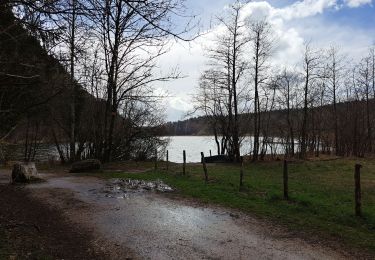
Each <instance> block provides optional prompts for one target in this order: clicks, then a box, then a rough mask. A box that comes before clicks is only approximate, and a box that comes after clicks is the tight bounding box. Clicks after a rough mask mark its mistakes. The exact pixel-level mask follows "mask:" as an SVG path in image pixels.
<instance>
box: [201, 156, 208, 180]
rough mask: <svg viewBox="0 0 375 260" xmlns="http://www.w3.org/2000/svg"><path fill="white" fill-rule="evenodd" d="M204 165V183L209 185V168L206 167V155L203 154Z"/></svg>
mask: <svg viewBox="0 0 375 260" xmlns="http://www.w3.org/2000/svg"><path fill="white" fill-rule="evenodd" d="M201 158H202V164H203V171H204V181H205V182H206V183H208V174H207V166H206V159H205V158H204V153H203V152H201Z"/></svg>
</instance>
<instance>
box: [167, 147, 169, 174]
mask: <svg viewBox="0 0 375 260" xmlns="http://www.w3.org/2000/svg"><path fill="white" fill-rule="evenodd" d="M167 171H169V151H168V150H167Z"/></svg>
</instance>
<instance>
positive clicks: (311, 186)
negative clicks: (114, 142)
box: [96, 159, 375, 254]
mask: <svg viewBox="0 0 375 260" xmlns="http://www.w3.org/2000/svg"><path fill="white" fill-rule="evenodd" d="M355 163H361V164H362V165H363V168H362V174H361V183H362V209H363V216H362V217H356V216H355V215H354V164H355ZM148 166H149V167H151V168H152V164H149V165H148ZM181 171H182V167H181V165H173V166H172V167H171V170H170V171H169V172H168V173H167V172H166V171H165V170H158V171H154V170H149V171H146V172H144V173H139V172H132V170H131V169H129V171H128V172H124V173H118V172H117V173H105V174H96V175H99V176H101V177H103V176H104V177H105V178H133V179H144V180H155V179H162V180H163V181H165V182H166V183H167V184H169V185H171V186H173V187H175V188H177V190H178V193H179V194H180V195H181V196H185V197H192V198H196V199H199V200H200V201H202V202H207V203H215V204H218V205H223V206H226V207H232V208H236V209H240V210H242V211H244V212H249V213H252V214H255V215H256V216H258V217H261V218H266V219H268V220H272V221H276V222H278V223H281V224H284V225H286V226H287V227H288V228H290V229H291V230H300V231H303V232H304V233H307V234H308V236H310V235H313V237H314V236H315V237H316V238H318V237H321V236H324V237H325V238H329V239H334V240H339V241H341V242H342V243H343V244H344V245H347V246H349V248H359V249H365V250H366V251H368V252H370V253H371V254H374V253H375V162H374V161H372V160H369V159H368V160H352V159H345V160H344V159H340V160H334V161H307V162H296V163H292V164H289V196H290V200H289V201H285V200H284V199H283V189H282V188H283V183H282V162H267V163H257V164H250V163H249V164H245V177H244V183H245V187H244V189H243V190H242V191H239V172H240V170H239V166H238V165H208V174H209V179H210V181H209V183H208V184H205V183H204V177H203V170H202V166H201V165H199V164H195V165H188V166H187V171H188V174H187V175H186V176H182V173H181Z"/></svg>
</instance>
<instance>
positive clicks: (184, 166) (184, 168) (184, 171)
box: [182, 150, 186, 175]
mask: <svg viewBox="0 0 375 260" xmlns="http://www.w3.org/2000/svg"><path fill="white" fill-rule="evenodd" d="M182 158H183V161H184V162H183V164H182V174H183V175H185V174H186V151H185V150H183V152H182Z"/></svg>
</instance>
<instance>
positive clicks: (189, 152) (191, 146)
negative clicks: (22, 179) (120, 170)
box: [0, 136, 283, 163]
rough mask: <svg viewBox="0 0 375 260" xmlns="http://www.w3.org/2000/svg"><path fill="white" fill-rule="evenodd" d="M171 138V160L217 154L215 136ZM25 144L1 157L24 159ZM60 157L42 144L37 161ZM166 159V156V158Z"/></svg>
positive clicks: (246, 148)
mask: <svg viewBox="0 0 375 260" xmlns="http://www.w3.org/2000/svg"><path fill="white" fill-rule="evenodd" d="M165 138H167V139H169V141H170V142H169V144H168V146H167V150H168V151H169V161H171V162H176V163H182V151H183V150H185V151H186V161H187V162H200V161H201V154H200V153H201V152H204V155H205V156H209V155H210V150H211V152H212V155H216V154H217V148H216V143H215V139H214V136H170V137H165ZM251 147H252V137H251V136H248V137H245V138H244V140H243V142H242V146H241V155H246V154H250V153H251ZM23 149H24V147H23V145H14V146H11V147H10V149H8V151H3V154H1V151H0V157H4V155H5V154H7V155H8V157H10V158H8V159H10V160H23ZM277 150H278V153H283V151H282V147H281V146H280V145H279V147H278V149H277ZM51 157H55V158H58V153H57V150H56V147H55V146H54V145H48V144H41V145H40V146H39V149H38V151H37V153H36V158H35V159H36V161H47V160H48V158H51ZM164 159H165V158H164Z"/></svg>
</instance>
